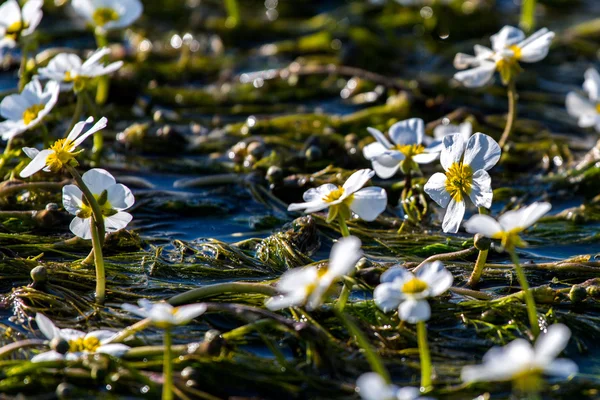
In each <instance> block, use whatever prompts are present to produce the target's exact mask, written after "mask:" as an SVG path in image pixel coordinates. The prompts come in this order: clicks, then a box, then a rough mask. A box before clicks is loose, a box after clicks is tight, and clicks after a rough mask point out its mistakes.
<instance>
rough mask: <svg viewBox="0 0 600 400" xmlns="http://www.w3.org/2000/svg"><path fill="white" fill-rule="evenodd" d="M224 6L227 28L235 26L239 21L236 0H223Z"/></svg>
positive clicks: (238, 8) (238, 9)
mask: <svg viewBox="0 0 600 400" xmlns="http://www.w3.org/2000/svg"><path fill="white" fill-rule="evenodd" d="M225 8H226V10H227V21H226V22H225V24H226V26H227V27H228V28H235V27H236V25H237V24H238V23H239V22H240V7H239V5H238V2H237V0H225Z"/></svg>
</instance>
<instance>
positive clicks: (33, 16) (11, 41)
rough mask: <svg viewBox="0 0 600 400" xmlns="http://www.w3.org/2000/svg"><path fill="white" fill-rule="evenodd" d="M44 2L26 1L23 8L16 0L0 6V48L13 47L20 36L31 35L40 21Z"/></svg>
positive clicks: (41, 0) (42, 0)
mask: <svg viewBox="0 0 600 400" xmlns="http://www.w3.org/2000/svg"><path fill="white" fill-rule="evenodd" d="M43 5H44V0H28V1H27V2H26V3H25V5H24V6H23V8H21V6H20V5H19V2H17V1H16V0H8V1H6V2H4V3H3V4H2V5H1V6H0V48H3V47H11V48H12V47H15V46H16V44H17V41H18V40H19V37H20V36H28V35H31V34H32V33H33V32H34V31H35V28H37V26H38V25H39V24H40V21H41V20H42V16H43V13H42V6H43Z"/></svg>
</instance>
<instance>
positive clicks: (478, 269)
mask: <svg viewBox="0 0 600 400" xmlns="http://www.w3.org/2000/svg"><path fill="white" fill-rule="evenodd" d="M479 214H482V215H487V209H486V208H485V207H479ZM476 240H477V236H476V237H475V241H476ZM476 245H477V244H476ZM477 246H478V247H479V248H480V250H479V254H478V255H477V261H476V262H475V266H474V267H473V272H472V273H471V276H470V277H469V280H468V281H467V286H470V287H475V286H477V284H478V283H479V280H480V279H481V274H483V269H484V268H485V263H486V261H487V257H488V253H489V246H485V247H487V248H485V247H483V248H482V247H481V246H479V245H477Z"/></svg>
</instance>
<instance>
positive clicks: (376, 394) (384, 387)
mask: <svg viewBox="0 0 600 400" xmlns="http://www.w3.org/2000/svg"><path fill="white" fill-rule="evenodd" d="M356 387H357V389H358V394H359V395H360V398H361V399H363V400H387V399H394V398H396V391H397V390H398V388H397V387H396V386H394V385H388V384H387V383H386V382H385V380H384V379H383V378H382V377H381V375H379V374H378V373H375V372H367V373H365V374H362V375H361V376H359V377H358V379H357V380H356Z"/></svg>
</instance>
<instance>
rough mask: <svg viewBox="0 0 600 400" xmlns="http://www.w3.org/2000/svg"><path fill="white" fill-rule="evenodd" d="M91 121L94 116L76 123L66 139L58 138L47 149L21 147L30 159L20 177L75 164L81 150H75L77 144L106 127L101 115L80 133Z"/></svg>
mask: <svg viewBox="0 0 600 400" xmlns="http://www.w3.org/2000/svg"><path fill="white" fill-rule="evenodd" d="M91 122H94V118H92V117H89V118H88V119H86V120H85V121H81V122H78V123H76V124H75V126H74V127H73V129H72V130H71V132H70V133H69V135H68V136H67V137H66V139H58V140H57V141H56V142H54V144H53V145H52V146H51V147H50V148H49V149H45V150H42V151H38V150H37V149H34V148H32V147H23V152H24V153H25V154H27V156H28V157H29V158H31V159H32V160H31V162H30V163H29V164H28V165H27V166H26V167H25V168H23V170H22V171H21V173H20V174H19V175H21V178H27V177H30V176H31V175H33V174H35V173H36V172H38V171H40V170H44V171H46V172H58V171H60V170H61V169H62V168H63V166H65V165H66V164H70V165H73V166H77V161H76V160H75V156H76V155H77V154H79V153H80V152H81V150H79V151H75V150H77V146H79V145H80V144H81V143H83V141H84V140H85V139H86V138H87V137H88V136H90V135H93V134H94V133H96V132H98V131H99V130H101V129H104V128H106V117H102V118H100V120H99V121H98V122H96V124H95V125H94V126H92V127H91V128H90V129H89V130H88V131H87V132H85V133H84V134H81V132H83V127H84V126H85V125H86V124H89V123H91Z"/></svg>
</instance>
